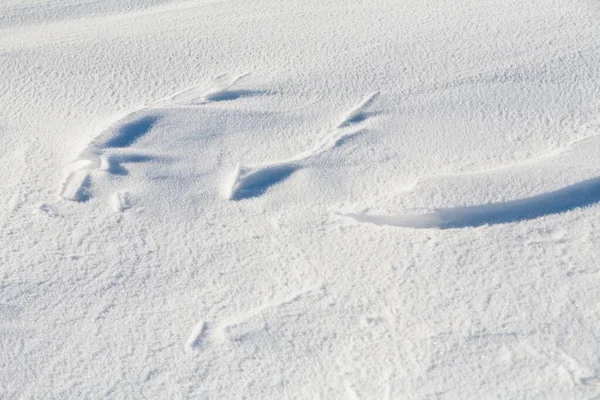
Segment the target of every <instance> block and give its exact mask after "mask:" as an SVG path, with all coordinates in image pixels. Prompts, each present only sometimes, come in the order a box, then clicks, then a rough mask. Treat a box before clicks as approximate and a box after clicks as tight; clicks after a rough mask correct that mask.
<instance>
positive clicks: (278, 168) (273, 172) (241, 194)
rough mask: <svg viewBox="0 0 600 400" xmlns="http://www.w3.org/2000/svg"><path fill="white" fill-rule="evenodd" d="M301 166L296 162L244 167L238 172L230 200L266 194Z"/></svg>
mask: <svg viewBox="0 0 600 400" xmlns="http://www.w3.org/2000/svg"><path fill="white" fill-rule="evenodd" d="M298 168H299V166H298V165H296V164H288V163H286V164H279V165H271V166H265V167H258V168H257V169H254V170H251V169H245V170H244V168H243V167H242V168H240V170H239V171H238V172H237V176H236V180H235V182H234V184H233V186H232V189H231V194H230V196H229V199H230V200H234V201H237V200H244V199H249V198H253V197H258V196H261V195H262V194H264V193H265V192H266V191H267V190H268V189H269V188H270V187H271V186H273V185H275V184H277V183H280V182H283V181H284V180H286V179H287V178H289V177H290V175H292V174H293V173H294V172H295V171H297V170H298Z"/></svg>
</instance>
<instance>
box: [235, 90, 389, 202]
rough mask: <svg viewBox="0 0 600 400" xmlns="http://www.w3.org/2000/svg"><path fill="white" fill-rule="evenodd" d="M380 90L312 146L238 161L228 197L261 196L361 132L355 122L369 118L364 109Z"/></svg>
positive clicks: (245, 197)
mask: <svg viewBox="0 0 600 400" xmlns="http://www.w3.org/2000/svg"><path fill="white" fill-rule="evenodd" d="M378 94H379V92H375V93H372V94H370V95H369V96H367V97H366V98H365V99H363V100H362V101H361V102H360V103H359V104H358V105H357V106H356V107H354V108H353V109H351V110H350V111H349V112H347V113H346V114H345V115H344V117H343V118H342V120H341V121H340V122H339V123H338V124H336V127H335V128H334V129H333V130H331V131H329V132H328V133H327V134H326V135H325V136H324V137H323V138H321V139H319V140H318V141H317V143H316V144H315V145H314V147H313V148H311V149H309V150H307V151H304V152H302V153H300V154H297V155H295V156H293V157H290V158H288V159H286V160H281V161H274V162H270V163H264V164H248V165H242V164H241V163H238V164H237V166H236V167H235V170H234V171H233V174H232V175H231V178H230V180H229V183H228V185H227V187H226V191H225V195H226V197H227V198H228V199H229V200H243V199H248V198H252V197H257V196H260V195H262V194H263V193H264V192H265V191H267V190H268V189H269V188H270V187H271V186H273V185H275V184H278V183H280V182H282V181H284V180H285V179H287V178H288V177H289V176H290V175H292V174H293V173H294V172H296V171H297V170H298V169H300V168H302V167H303V166H304V163H306V162H307V161H309V160H310V159H312V158H314V157H317V156H319V155H321V154H323V153H325V152H327V151H329V150H331V149H333V148H335V147H337V146H339V145H340V144H342V143H343V141H344V140H346V139H348V138H350V137H352V136H354V135H356V134H358V133H360V132H361V131H362V130H363V129H362V128H360V127H357V126H356V125H357V124H359V123H360V122H362V121H364V120H365V119H366V118H367V114H366V113H365V109H366V108H367V107H368V106H369V105H370V104H371V103H372V102H373V101H374V99H375V98H376V97H377V95H378Z"/></svg>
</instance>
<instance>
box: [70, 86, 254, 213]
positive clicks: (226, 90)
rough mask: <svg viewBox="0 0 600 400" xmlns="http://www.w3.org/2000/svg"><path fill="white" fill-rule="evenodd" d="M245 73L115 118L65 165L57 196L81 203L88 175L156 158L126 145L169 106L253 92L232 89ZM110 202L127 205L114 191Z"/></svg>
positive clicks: (149, 128) (147, 129)
mask: <svg viewBox="0 0 600 400" xmlns="http://www.w3.org/2000/svg"><path fill="white" fill-rule="evenodd" d="M247 75H248V74H242V75H239V76H234V77H230V76H229V75H228V74H222V75H219V76H218V77H217V78H215V82H214V84H213V86H212V87H211V88H210V89H208V90H205V91H201V90H200V88H199V87H197V86H195V87H192V88H189V89H186V90H183V91H181V92H179V93H176V94H174V95H171V96H168V97H166V98H165V99H162V100H159V101H156V102H155V103H154V104H153V105H149V106H142V107H139V108H138V109H136V110H134V111H131V112H129V113H127V114H126V115H125V116H122V117H119V118H117V119H116V121H115V122H113V123H112V124H110V125H109V126H108V127H107V128H105V129H103V130H102V131H101V132H100V133H99V134H98V136H96V137H95V138H94V139H93V140H92V142H91V143H90V144H89V145H88V146H87V147H86V148H85V150H84V151H83V152H82V153H81V154H80V155H79V157H78V158H77V159H76V160H75V161H73V162H72V163H71V164H69V165H68V166H67V167H66V168H65V172H66V177H65V179H64V180H63V183H62V185H61V188H60V196H61V197H62V198H63V199H65V200H69V201H74V202H85V201H87V200H89V199H90V198H91V196H92V192H91V189H92V183H93V180H92V178H93V177H94V176H95V175H97V174H98V173H102V172H104V173H108V174H112V175H126V174H127V169H126V168H125V167H124V164H128V163H144V162H150V161H153V160H156V159H159V158H160V157H157V156H155V155H151V154H144V153H143V152H135V151H134V152H132V151H130V150H129V147H131V146H132V145H134V144H135V143H136V142H138V141H139V140H140V139H142V138H143V137H144V136H145V135H147V134H148V133H149V132H151V131H152V129H153V128H154V127H155V125H156V124H158V123H159V122H160V120H161V118H162V117H163V115H164V114H165V113H166V112H168V109H169V108H172V107H176V108H177V107H186V106H188V107H189V106H202V105H205V104H208V103H210V102H218V101H226V100H234V99H237V98H239V97H243V96H245V95H250V94H252V93H254V92H251V91H242V90H234V89H232V86H233V85H234V84H236V83H238V82H239V81H240V80H241V79H242V78H244V77H245V76H247ZM112 203H113V208H114V209H115V210H117V211H124V210H126V209H128V208H130V207H131V204H129V200H127V197H123V194H122V193H121V194H119V193H117V194H115V195H114V197H113V200H112Z"/></svg>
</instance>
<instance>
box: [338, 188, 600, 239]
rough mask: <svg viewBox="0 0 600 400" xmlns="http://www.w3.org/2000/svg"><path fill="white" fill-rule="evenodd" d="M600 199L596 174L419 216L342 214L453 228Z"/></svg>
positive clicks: (584, 204) (523, 218)
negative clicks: (547, 189) (550, 189)
mask: <svg viewBox="0 0 600 400" xmlns="http://www.w3.org/2000/svg"><path fill="white" fill-rule="evenodd" d="M598 202H600V177H597V178H593V179H589V180H586V181H583V182H579V183H576V184H574V185H571V186H567V187H565V188H562V189H559V190H556V191H554V192H549V193H544V194H540V195H537V196H533V197H527V198H524V199H519V200H512V201H507V202H503V203H490V204H481V205H476V206H468V207H454V208H442V209H438V210H436V211H435V212H433V213H430V214H422V215H401V216H383V215H364V214H363V215H361V214H348V215H346V216H348V217H350V218H353V219H355V220H356V221H359V222H366V223H372V224H375V225H389V226H399V227H406V228H417V229H424V228H437V229H455V228H467V227H478V226H483V225H496V224H506V223H511V222H520V221H527V220H532V219H535V218H539V217H543V216H547V215H552V214H559V213H563V212H566V211H570V210H573V209H576V208H581V207H587V206H591V205H593V204H596V203H598Z"/></svg>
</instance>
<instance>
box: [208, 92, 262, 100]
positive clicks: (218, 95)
mask: <svg viewBox="0 0 600 400" xmlns="http://www.w3.org/2000/svg"><path fill="white" fill-rule="evenodd" d="M269 93H270V92H268V91H266V90H229V89H227V90H222V91H216V92H213V93H210V94H207V95H206V96H205V99H206V100H209V101H231V100H237V99H241V98H245V97H256V96H264V95H267V94H269Z"/></svg>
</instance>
